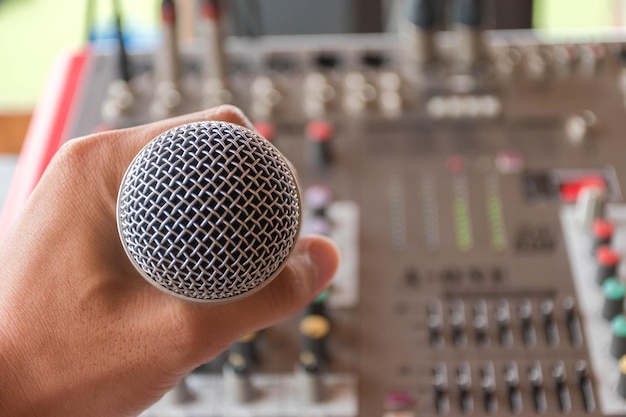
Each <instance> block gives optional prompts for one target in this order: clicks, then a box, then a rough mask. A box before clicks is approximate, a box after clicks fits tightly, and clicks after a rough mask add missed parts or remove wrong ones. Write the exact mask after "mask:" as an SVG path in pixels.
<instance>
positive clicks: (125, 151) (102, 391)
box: [0, 106, 338, 417]
mask: <svg viewBox="0 0 626 417" xmlns="http://www.w3.org/2000/svg"><path fill="white" fill-rule="evenodd" d="M199 120H223V121H228V122H232V123H237V124H240V125H243V126H246V127H251V126H250V122H249V121H248V120H247V119H246V118H245V116H243V114H242V113H241V112H240V111H239V110H238V109H236V108H234V107H231V106H222V107H219V108H215V109H211V110H208V111H204V112H200V113H195V114H191V115H186V116H181V117H177V118H174V119H169V120H165V121H160V122H156V123H152V124H149V125H145V126H139V127H135V128H131V129H124V130H117V131H110V132H104V133H98V134H94V135H90V136H87V137H84V138H79V139H74V140H72V141H70V142H68V143H67V144H66V145H64V146H63V147H62V149H61V150H60V151H59V152H58V153H57V155H56V156H55V158H54V159H53V160H52V162H51V163H50V166H49V167H48V169H47V170H46V172H45V173H44V175H43V177H42V179H41V181H40V182H39V184H38V186H37V187H36V189H35V190H34V191H33V194H32V196H31V198H30V199H29V201H28V203H27V205H26V207H25V209H24V211H23V212H22V214H21V215H20V217H19V218H18V220H17V221H16V223H15V225H14V226H13V228H12V229H11V231H10V232H9V234H8V235H7V237H6V238H5V240H4V242H3V243H2V245H1V246H0V265H1V266H2V280H1V281H0V415H2V416H5V417H16V416H20V417H21V416H38V417H47V416H63V417H73V416H79V417H84V416H90V417H100V416H102V417H118V416H119V417H121V416H133V415H137V414H138V413H139V412H140V411H142V410H143V409H145V408H147V407H148V406H149V405H150V404H152V403H154V402H155V401H157V400H158V399H159V398H160V397H161V396H162V395H163V394H164V393H165V392H167V391H168V390H169V389H171V388H172V387H173V386H174V385H175V384H176V383H177V382H178V381H179V380H180V379H181V378H182V377H184V376H185V375H186V374H187V373H189V372H190V371H191V370H193V369H194V368H195V367H197V366H198V365H200V364H202V363H205V362H207V361H209V360H210V359H212V358H213V357H214V356H216V355H217V354H219V353H220V352H221V351H223V350H224V349H225V348H227V347H228V346H229V345H230V344H231V343H232V342H233V341H234V340H236V339H237V338H238V337H241V336H242V335H244V334H247V333H250V332H251V331H254V330H258V329H260V328H263V327H267V326H269V325H271V324H273V323H275V322H277V321H279V320H281V319H283V318H285V317H287V316H288V315H290V314H293V313H295V312H296V311H298V310H299V309H301V308H303V307H304V306H305V305H306V304H307V303H308V302H310V301H311V300H312V299H313V298H314V297H315V296H316V295H317V294H318V293H319V292H321V291H322V290H323V289H324V288H326V287H327V286H328V285H329V283H330V280H331V278H332V276H333V274H334V273H335V271H336V269H337V265H338V253H337V249H336V247H335V246H334V245H333V244H332V243H331V242H330V241H329V240H327V239H325V238H322V237H306V238H301V239H300V241H299V242H298V244H297V246H296V249H295V251H294V254H293V255H292V257H291V258H290V259H289V261H288V263H287V265H286V267H285V268H284V269H283V270H282V272H281V273H280V274H279V275H278V276H277V277H276V278H275V279H274V280H273V281H272V282H271V283H270V284H268V285H267V286H266V287H264V288H263V289H261V290H260V291H258V292H256V293H254V294H253V295H251V296H250V297H247V298H245V299H243V300H241V301H237V302H234V303H230V304H218V305H200V304H194V303H189V302H184V301H182V300H180V299H177V298H175V297H171V296H169V295H167V294H165V293H164V292H162V291H159V290H158V289H156V288H155V287H154V286H152V285H150V284H149V283H148V282H146V281H145V280H144V279H143V278H141V277H140V275H139V274H138V273H137V272H136V270H135V269H134V267H133V266H132V265H131V263H130V261H129V260H128V258H127V257H126V255H125V253H124V250H123V249H122V246H121V244H120V242H119V238H118V233H117V226H116V213H115V211H116V199H117V193H118V189H119V186H120V183H121V180H122V176H123V175H124V172H125V171H126V168H127V167H128V165H129V164H130V162H131V160H132V159H133V158H134V156H135V155H136V154H137V153H138V152H139V150H140V149H141V148H143V146H144V145H145V144H146V143H147V142H148V141H150V140H151V139H152V138H154V137H156V136H158V135H159V134H160V133H162V132H163V131H165V130H167V129H170V128H172V127H174V126H177V125H181V124H184V123H190V122H193V121H199Z"/></svg>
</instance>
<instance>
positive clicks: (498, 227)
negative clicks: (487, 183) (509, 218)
mask: <svg viewBox="0 0 626 417" xmlns="http://www.w3.org/2000/svg"><path fill="white" fill-rule="evenodd" d="M487 217H488V218H489V226H490V227H491V245H492V246H493V249H494V250H496V251H501V250H504V249H505V248H506V237H505V236H504V224H503V221H502V205H501V204H500V199H499V198H498V197H497V196H496V195H494V194H491V195H489V196H488V197H487Z"/></svg>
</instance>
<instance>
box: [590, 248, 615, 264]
mask: <svg viewBox="0 0 626 417" xmlns="http://www.w3.org/2000/svg"><path fill="white" fill-rule="evenodd" d="M596 257H597V259H598V262H599V263H600V264H601V265H603V266H614V265H617V264H618V263H619V260H620V256H619V253H617V252H615V251H614V250H613V249H611V248H610V247H609V246H607V245H604V246H600V248H599V249H598V252H596Z"/></svg>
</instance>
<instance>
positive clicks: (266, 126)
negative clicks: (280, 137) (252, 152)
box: [254, 122, 276, 142]
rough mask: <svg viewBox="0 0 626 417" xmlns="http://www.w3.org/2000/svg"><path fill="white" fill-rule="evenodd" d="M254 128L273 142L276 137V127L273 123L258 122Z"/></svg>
mask: <svg viewBox="0 0 626 417" xmlns="http://www.w3.org/2000/svg"><path fill="white" fill-rule="evenodd" d="M254 128H255V129H256V131H257V132H258V133H259V135H261V136H263V137H264V138H265V139H267V140H269V141H270V142H273V141H274V139H275V137H276V126H275V125H274V123H272V122H256V123H254Z"/></svg>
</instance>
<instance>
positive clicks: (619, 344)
mask: <svg viewBox="0 0 626 417" xmlns="http://www.w3.org/2000/svg"><path fill="white" fill-rule="evenodd" d="M611 331H612V333H613V337H612V338H611V346H610V352H611V355H612V356H613V357H614V358H615V359H619V358H621V357H622V356H624V355H626V317H624V315H623V314H620V315H618V316H616V317H615V318H614V319H613V320H612V321H611Z"/></svg>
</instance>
